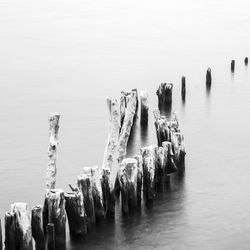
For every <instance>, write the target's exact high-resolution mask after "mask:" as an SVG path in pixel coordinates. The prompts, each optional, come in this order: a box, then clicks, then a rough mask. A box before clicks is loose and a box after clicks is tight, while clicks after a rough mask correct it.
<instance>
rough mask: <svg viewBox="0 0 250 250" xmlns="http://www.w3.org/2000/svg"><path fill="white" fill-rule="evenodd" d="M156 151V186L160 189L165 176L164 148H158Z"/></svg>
mask: <svg viewBox="0 0 250 250" xmlns="http://www.w3.org/2000/svg"><path fill="white" fill-rule="evenodd" d="M155 150H156V151H155V158H156V159H155V185H156V187H157V188H160V187H161V186H162V180H163V174H164V163H165V162H164V148H163V147H156V148H155Z"/></svg>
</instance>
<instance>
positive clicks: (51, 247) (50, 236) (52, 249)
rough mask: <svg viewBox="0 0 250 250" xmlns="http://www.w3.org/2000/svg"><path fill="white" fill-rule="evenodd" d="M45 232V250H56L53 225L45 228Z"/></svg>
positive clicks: (50, 224)
mask: <svg viewBox="0 0 250 250" xmlns="http://www.w3.org/2000/svg"><path fill="white" fill-rule="evenodd" d="M46 231H47V250H56V243H55V227H54V224H53V223H49V224H48V225H47V226H46Z"/></svg>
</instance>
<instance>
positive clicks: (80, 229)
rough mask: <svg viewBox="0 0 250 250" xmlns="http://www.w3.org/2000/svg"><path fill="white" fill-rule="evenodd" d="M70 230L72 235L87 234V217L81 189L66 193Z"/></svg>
mask: <svg viewBox="0 0 250 250" xmlns="http://www.w3.org/2000/svg"><path fill="white" fill-rule="evenodd" d="M65 200H66V205H65V209H66V212H67V217H68V223H69V231H70V235H71V236H72V237H78V236H82V235H86V234H87V218H86V214H85V211H84V205H83V197H82V195H81V194H80V192H79V190H78V191H74V192H72V193H65Z"/></svg>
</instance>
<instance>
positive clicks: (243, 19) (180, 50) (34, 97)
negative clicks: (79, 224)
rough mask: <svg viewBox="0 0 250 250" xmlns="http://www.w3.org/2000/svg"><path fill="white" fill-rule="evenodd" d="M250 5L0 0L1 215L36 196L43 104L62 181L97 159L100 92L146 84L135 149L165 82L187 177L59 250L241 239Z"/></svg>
mask: <svg viewBox="0 0 250 250" xmlns="http://www.w3.org/2000/svg"><path fill="white" fill-rule="evenodd" d="M249 9H250V3H249V1H248V0H238V1H233V0H227V1H226V0H221V1H215V0H210V1H204V0H192V1H184V0H183V1H180V0H179V1H178V0H177V1H170V0H164V1H163V0H160V1H152V0H150V1H149V0H146V1H132V0H127V1H120V0H118V1H114V0H111V1H101V0H97V1H95V0H93V1H86V0H83V1H80V0H75V1H67V0H60V1H59V0H43V1H31V0H22V1H20V0H16V1H14V0H0V25H1V30H0V45H1V46H0V117H1V122H0V198H1V206H0V214H1V218H2V219H3V218H4V212H5V211H7V210H9V208H10V204H11V203H13V202H15V201H23V202H28V203H29V206H30V207H32V206H33V205H36V204H41V203H42V201H43V194H44V184H45V181H44V179H45V169H46V162H47V158H46V157H47V156H46V154H47V143H48V121H47V119H48V114H49V113H50V112H54V111H57V112H59V113H60V114H61V119H60V131H59V142H60V144H59V148H58V181H57V186H58V187H61V188H63V189H65V190H68V184H69V183H74V182H75V180H76V177H77V175H79V174H80V173H81V169H82V168H83V167H84V166H92V165H99V166H100V165H101V163H102V157H103V152H104V148H105V144H106V140H107V135H108V119H109V118H108V111H107V107H106V101H105V98H106V97H107V96H116V97H119V93H120V91H121V90H130V89H132V88H135V87H136V88H138V90H146V91H148V92H149V94H150V121H149V127H148V130H141V128H140V125H139V124H137V125H136V127H135V129H134V131H133V138H132V140H131V141H130V142H129V148H128V154H129V155H134V154H137V153H138V152H139V148H140V147H141V146H144V145H149V144H154V143H156V136H155V129H154V125H153V118H152V110H153V109H154V108H155V107H157V98H156V95H155V92H156V90H157V87H158V85H159V83H161V82H166V81H172V82H173V83H174V93H173V94H174V98H173V105H172V109H173V110H175V111H176V112H177V114H178V117H179V120H180V126H181V130H182V132H183V134H184V136H185V145H186V151H187V157H186V175H185V177H184V178H183V179H178V178H173V179H172V180H171V186H170V188H169V189H168V190H165V191H164V192H163V193H161V194H159V195H158V197H157V198H156V200H155V204H154V207H153V208H152V209H151V210H148V209H145V208H144V207H143V208H142V212H141V214H140V215H136V216H133V217H130V218H122V216H121V214H120V209H119V207H117V213H116V220H115V222H105V223H104V224H103V225H100V226H98V228H97V229H96V230H94V229H93V232H92V233H91V234H90V236H89V238H88V239H86V240H85V241H84V242H82V243H75V242H72V241H69V238H68V249H74V250H80V249H178V250H179V249H249V245H250V238H249V232H250V215H249V213H250V212H249V211H250V209H249V208H250V196H249V190H250V181H249V178H250V167H249V166H250V153H249V149H250V147H249V144H250V130H249V122H250V118H249V108H250V76H249V74H250V73H249V72H250V69H249V67H250V66H249V67H245V65H244V62H243V60H244V57H245V56H248V55H249V56H250V54H249V51H250V49H249V48H250V32H249V30H250V16H249ZM231 59H235V60H236V68H235V73H234V74H233V75H232V74H231V72H230V60H231ZM207 67H211V68H212V77H213V83H212V87H211V89H210V90H207V89H206V85H205V72H206V69H207ZM182 75H185V76H186V79H187V96H186V102H185V103H183V102H182V101H181V95H180V82H181V76H182Z"/></svg>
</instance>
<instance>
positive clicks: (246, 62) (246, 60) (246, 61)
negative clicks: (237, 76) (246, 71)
mask: <svg viewBox="0 0 250 250" xmlns="http://www.w3.org/2000/svg"><path fill="white" fill-rule="evenodd" d="M244 62H245V65H246V66H247V65H248V57H245V60H244Z"/></svg>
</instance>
